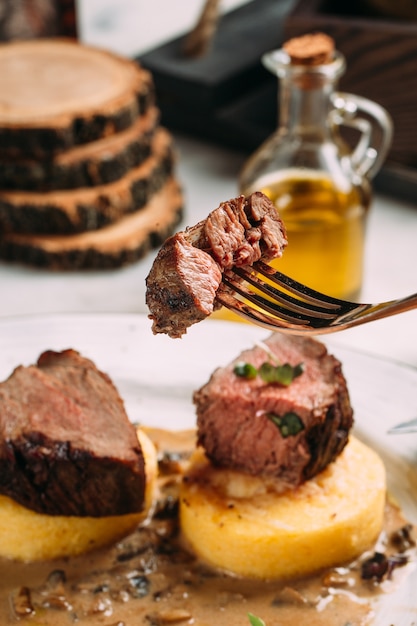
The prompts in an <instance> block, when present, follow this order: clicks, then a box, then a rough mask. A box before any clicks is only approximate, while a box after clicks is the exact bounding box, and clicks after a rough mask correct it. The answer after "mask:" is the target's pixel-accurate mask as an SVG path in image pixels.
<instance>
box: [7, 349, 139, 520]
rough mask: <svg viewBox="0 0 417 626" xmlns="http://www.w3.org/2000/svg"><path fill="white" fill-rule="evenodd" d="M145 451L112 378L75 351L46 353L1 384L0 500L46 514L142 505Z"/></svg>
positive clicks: (121, 510)
mask: <svg viewBox="0 0 417 626" xmlns="http://www.w3.org/2000/svg"><path fill="white" fill-rule="evenodd" d="M144 491H145V468H144V459H143V455H142V450H141V448H140V444H139V443H138V439H137V436H136V431H135V428H134V426H133V424H131V423H130V421H129V419H128V417H127V415H126V412H125V409H124V405H123V401H122V399H121V398H120V396H119V393H118V391H117V389H116V387H115V386H114V384H113V383H112V381H111V380H110V378H109V377H108V376H107V375H106V374H104V373H103V372H100V371H99V370H98V369H97V368H96V366H95V365H94V363H92V361H90V360H88V359H86V358H84V357H82V356H81V355H80V354H79V353H78V352H76V351H74V350H64V351H63V352H52V351H48V352H44V353H43V354H42V355H41V356H40V357H39V359H38V362H37V364H36V365H30V366H29V367H24V366H19V367H17V368H16V369H15V370H14V371H13V373H12V374H11V375H10V377H9V378H8V379H7V380H6V381H4V382H2V383H0V493H2V494H4V495H7V496H9V497H11V498H12V499H14V500H15V501H16V502H19V503H20V504H22V505H23V506H25V507H27V508H29V509H32V510H34V511H37V512H38V513H45V514H48V515H76V516H93V517H101V516H107V515H122V514H125V513H133V512H139V511H141V510H142V508H143V505H144V502H143V501H144Z"/></svg>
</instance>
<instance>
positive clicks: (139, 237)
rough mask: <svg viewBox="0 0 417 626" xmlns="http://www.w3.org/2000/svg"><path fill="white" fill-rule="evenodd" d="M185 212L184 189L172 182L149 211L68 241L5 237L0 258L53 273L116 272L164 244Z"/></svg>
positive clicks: (73, 236)
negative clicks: (60, 271)
mask: <svg viewBox="0 0 417 626" xmlns="http://www.w3.org/2000/svg"><path fill="white" fill-rule="evenodd" d="M182 213H183V197H182V193H181V189H180V186H179V184H178V182H177V181H176V180H175V179H174V178H170V179H169V180H168V181H167V182H166V183H165V185H164V187H163V188H162V189H161V190H160V191H159V192H158V193H156V194H155V195H154V196H153V197H152V198H151V200H150V202H149V203H148V204H147V205H146V207H144V208H142V209H140V210H138V211H135V212H134V213H132V214H130V215H126V216H125V217H123V218H121V219H120V220H119V221H118V222H116V223H114V224H111V225H110V226H107V227H106V228H102V229H101V230H97V231H90V232H86V233H81V234H78V235H69V236H47V235H46V236H36V235H18V234H7V235H5V236H4V237H3V238H2V239H0V258H1V259H3V260H5V261H13V262H18V263H22V264H25V265H31V266H36V267H42V268H47V269H51V270H72V271H74V270H87V269H88V270H104V269H115V268H118V267H122V266H124V265H128V264H130V263H133V262H135V261H137V260H138V259H141V258H142V257H143V256H145V254H147V253H148V252H149V251H150V250H151V249H152V248H155V247H157V246H159V245H161V244H162V243H163V242H164V241H165V239H166V238H167V237H168V236H170V235H171V234H172V233H173V232H174V229H175V227H176V226H177V224H178V223H179V222H180V220H181V218H182Z"/></svg>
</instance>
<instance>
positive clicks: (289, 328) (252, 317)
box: [216, 291, 317, 335]
mask: <svg viewBox="0 0 417 626" xmlns="http://www.w3.org/2000/svg"><path fill="white" fill-rule="evenodd" d="M216 299H217V301H218V302H219V303H220V304H222V305H223V306H224V307H226V308H227V309H229V311H232V312H233V313H236V314H237V315H239V316H240V317H242V318H243V319H245V320H246V321H248V322H252V323H253V324H256V325H257V326H261V327H263V328H266V329H267V330H272V331H276V330H279V331H283V332H289V333H292V334H300V335H305V334H309V333H315V332H317V331H316V330H315V329H314V328H312V327H309V326H305V325H304V324H303V323H302V322H300V321H295V322H294V323H291V322H289V321H287V320H285V319H283V318H279V319H278V318H276V317H275V318H274V317H271V316H269V315H267V314H265V313H263V312H262V311H259V310H257V309H254V308H252V307H250V306H248V305H247V304H245V303H244V302H242V301H241V300H238V299H237V298H235V297H234V296H233V295H232V294H231V293H230V292H227V291H218V292H217V296H216Z"/></svg>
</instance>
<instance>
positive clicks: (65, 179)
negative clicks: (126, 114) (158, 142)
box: [0, 107, 160, 193]
mask: <svg viewBox="0 0 417 626" xmlns="http://www.w3.org/2000/svg"><path fill="white" fill-rule="evenodd" d="M159 117H160V115H159V110H158V109H157V108H156V107H151V108H149V109H148V111H147V112H146V113H145V114H144V115H141V116H140V117H138V118H137V120H136V121H135V122H134V123H133V124H132V126H130V127H129V128H127V129H126V130H123V131H121V132H119V133H116V134H114V135H109V136H108V137H104V138H102V139H98V140H97V141H93V142H91V143H87V144H84V145H80V146H76V147H75V148H71V149H70V150H67V151H65V152H62V153H60V154H57V155H56V156H55V158H52V159H44V160H40V159H37V160H35V159H10V158H3V159H2V158H0V189H7V190H11V189H13V190H20V191H52V190H57V189H76V188H78V187H92V186H94V185H103V184H106V183H111V182H113V181H115V180H118V179H119V178H121V177H122V176H124V175H125V174H126V173H127V172H128V171H129V170H130V169H131V168H133V167H136V166H137V165H139V164H140V163H142V161H144V160H145V159H146V158H147V157H148V156H149V155H150V150H151V139H152V136H153V134H154V133H155V129H156V127H157V124H158V122H159ZM0 193H1V191H0Z"/></svg>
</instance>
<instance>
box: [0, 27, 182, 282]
mask: <svg viewBox="0 0 417 626" xmlns="http://www.w3.org/2000/svg"><path fill="white" fill-rule="evenodd" d="M0 85H1V92H0V259H3V260H7V261H16V262H21V263H25V264H30V265H35V266H39V267H47V268H51V269H70V270H71V269H72V270H74V269H104V268H115V267H120V266H122V265H125V264H127V263H132V262H134V261H136V260H137V259H139V258H141V257H143V256H144V255H145V254H146V253H147V252H148V251H149V250H150V249H151V248H154V247H156V246H159V245H160V244H161V243H162V242H163V241H164V240H165V239H166V237H167V236H168V235H170V234H171V233H172V232H173V230H174V229H175V226H176V225H177V224H178V222H179V221H180V219H181V217H182V207H183V198H182V193H181V188H180V185H179V183H178V181H177V179H176V177H175V150H174V146H173V139H172V136H171V134H170V133H169V132H168V131H167V129H165V128H163V127H162V126H161V125H160V120H159V111H158V108H157V103H156V102H155V95H154V85H153V79H152V76H151V74H150V73H149V72H147V71H146V70H144V69H143V68H141V67H140V66H139V65H138V64H137V63H135V62H134V61H131V60H129V59H125V58H123V57H120V56H118V55H115V54H113V53H110V52H107V51H103V50H99V49H96V48H92V47H88V46H84V45H82V44H79V43H76V42H73V41H69V40H68V41H67V40H59V39H56V40H54V39H50V40H48V39H44V40H33V41H22V42H13V43H7V44H2V45H0Z"/></svg>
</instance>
